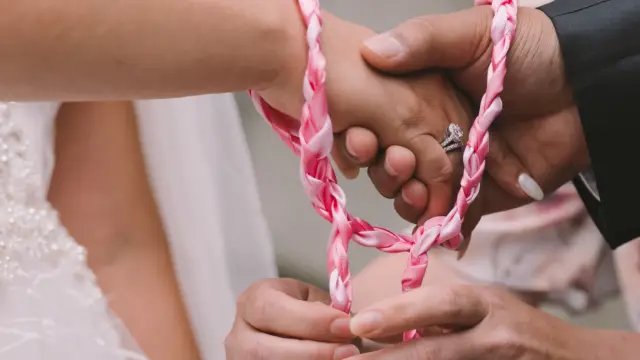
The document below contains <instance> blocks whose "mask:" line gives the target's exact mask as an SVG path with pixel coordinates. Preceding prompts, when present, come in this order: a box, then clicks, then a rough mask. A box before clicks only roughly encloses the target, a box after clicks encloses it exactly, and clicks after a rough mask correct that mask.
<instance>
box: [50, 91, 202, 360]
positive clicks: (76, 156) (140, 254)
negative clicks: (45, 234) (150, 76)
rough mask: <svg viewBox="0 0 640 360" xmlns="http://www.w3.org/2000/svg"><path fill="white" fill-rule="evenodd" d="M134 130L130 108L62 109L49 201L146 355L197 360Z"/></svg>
mask: <svg viewBox="0 0 640 360" xmlns="http://www.w3.org/2000/svg"><path fill="white" fill-rule="evenodd" d="M136 126H137V125H136V118H135V114H134V112H133V107H132V105H131V103H129V102H104V103H74V104H64V105H63V106H62V108H61V110H60V112H59V115H58V119H57V120H56V145H55V146H56V148H55V151H56V152H55V153H56V163H55V170H54V174H53V179H52V182H51V187H50V191H49V199H50V201H51V202H52V204H53V206H54V207H55V208H56V209H57V210H58V211H59V212H60V215H61V220H62V223H63V224H64V225H65V226H66V227H67V228H68V230H69V232H70V234H71V235H72V236H73V237H74V238H75V239H76V240H77V241H78V242H79V243H80V244H81V245H83V246H84V247H86V249H87V251H88V262H89V266H90V267H91V269H92V270H93V271H94V273H95V274H96V276H97V279H98V283H99V285H100V287H101V288H102V290H103V292H104V293H105V295H106V296H107V297H108V298H109V300H110V302H109V303H110V305H111V308H112V309H113V310H114V312H115V313H116V314H117V315H118V316H119V317H120V319H122V320H123V322H124V325H125V326H126V327H127V328H128V329H129V330H130V332H131V334H132V335H133V337H134V338H135V340H136V341H137V342H138V344H139V345H140V347H141V348H142V350H143V351H144V352H145V353H146V354H147V355H148V356H149V357H150V358H151V359H154V360H173V359H185V360H198V359H199V358H200V357H199V354H198V350H197V347H196V344H195V341H194V338H193V335H192V333H191V329H190V326H189V321H188V318H187V314H186V311H185V307H184V304H183V303H182V299H181V294H180V291H179V289H178V285H177V281H176V277H175V274H174V271H173V265H172V263H171V254H170V252H169V247H168V244H167V239H166V235H165V233H164V230H163V228H162V222H161V219H160V216H159V214H158V211H157V208H156V204H155V201H154V199H153V196H152V193H151V189H150V187H149V183H148V181H147V175H146V173H145V170H144V169H145V164H144V161H143V157H142V153H141V149H140V144H139V142H138V133H137V127H136ZM159 314H162V315H161V316H159Z"/></svg>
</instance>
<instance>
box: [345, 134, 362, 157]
mask: <svg viewBox="0 0 640 360" xmlns="http://www.w3.org/2000/svg"><path fill="white" fill-rule="evenodd" d="M344 147H345V148H346V149H347V155H349V156H350V157H352V158H353V160H355V161H360V159H359V158H358V154H356V152H355V151H353V139H352V138H351V136H347V139H346V141H345V144H344Z"/></svg>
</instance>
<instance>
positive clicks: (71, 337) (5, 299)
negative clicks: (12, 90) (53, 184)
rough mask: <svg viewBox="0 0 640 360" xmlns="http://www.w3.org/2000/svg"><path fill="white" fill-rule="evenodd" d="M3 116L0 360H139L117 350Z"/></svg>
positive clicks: (78, 254)
mask: <svg viewBox="0 0 640 360" xmlns="http://www.w3.org/2000/svg"><path fill="white" fill-rule="evenodd" d="M10 110H11V104H7V103H0V358H2V359H11V360H13V359H15V360H18V359H19V360H36V359H48V360H62V359H92V360H98V359H100V360H115V359H118V360H124V359H129V360H143V359H145V357H144V356H142V355H141V353H140V352H137V351H129V350H127V349H125V348H124V346H122V342H123V340H131V338H130V337H129V335H128V334H127V332H126V331H124V328H123V327H122V326H121V324H120V323H119V322H118V320H117V319H116V318H115V317H114V316H112V315H111V313H110V311H109V308H108V306H107V302H106V299H105V298H104V296H103V295H102V292H101V290H100V289H99V287H98V286H97V283H96V279H95V276H94V275H93V273H92V271H91V270H90V269H89V268H88V266H87V263H86V260H87V256H86V251H85V249H84V248H83V247H82V246H80V245H79V244H77V243H76V242H75V241H74V240H73V239H72V238H71V236H70V235H69V234H68V232H67V231H66V229H65V228H64V227H63V226H62V224H61V223H60V221H59V217H58V213H57V212H56V211H55V210H54V209H53V208H52V206H51V204H50V203H49V202H48V201H47V200H46V198H45V196H44V194H43V192H42V189H43V188H44V184H42V178H41V177H39V174H38V173H37V172H36V171H35V169H34V165H33V163H32V162H31V161H30V159H29V152H28V146H29V144H28V141H27V139H26V138H25V135H24V134H23V132H22V129H21V127H20V126H19V125H18V124H16V123H15V122H14V121H12V119H11V116H10ZM132 344H133V342H132ZM131 348H135V346H131Z"/></svg>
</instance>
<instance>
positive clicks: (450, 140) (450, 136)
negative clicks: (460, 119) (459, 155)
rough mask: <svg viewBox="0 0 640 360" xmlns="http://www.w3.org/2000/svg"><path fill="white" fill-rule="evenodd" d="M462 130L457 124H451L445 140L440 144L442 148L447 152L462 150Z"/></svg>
mask: <svg viewBox="0 0 640 360" xmlns="http://www.w3.org/2000/svg"><path fill="white" fill-rule="evenodd" d="M462 135H463V133H462V129H461V128H460V126H458V125H457V124H453V123H452V124H449V126H448V127H447V130H446V131H445V133H444V140H443V141H442V142H441V143H440V146H442V148H443V149H444V151H446V152H451V151H454V150H458V149H462V147H463V146H462Z"/></svg>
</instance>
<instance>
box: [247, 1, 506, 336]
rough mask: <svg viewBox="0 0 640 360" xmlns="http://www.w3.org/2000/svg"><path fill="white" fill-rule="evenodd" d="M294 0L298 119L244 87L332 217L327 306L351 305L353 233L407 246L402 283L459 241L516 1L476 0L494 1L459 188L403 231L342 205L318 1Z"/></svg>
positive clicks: (365, 241) (385, 245)
mask: <svg viewBox="0 0 640 360" xmlns="http://www.w3.org/2000/svg"><path fill="white" fill-rule="evenodd" d="M298 4H299V7H300V11H301V13H302V15H303V17H304V20H305V23H306V27H307V34H306V35H307V42H308V46H309V52H308V63H307V69H306V72H305V78H304V86H303V93H304V98H305V103H304V107H303V109H302V118H301V119H300V127H299V128H292V126H291V121H290V118H289V117H288V116H286V115H284V114H282V113H281V112H279V111H278V110H276V109H274V108H272V107H271V106H270V105H269V104H268V103H267V102H266V101H264V100H263V99H262V98H261V97H260V95H259V94H258V93H257V92H254V91H249V94H250V95H251V98H252V100H253V102H254V104H255V106H256V109H257V110H258V111H259V112H260V114H261V115H262V116H263V117H264V118H265V120H267V121H268V122H269V123H270V124H271V126H272V127H273V129H274V131H275V132H276V134H278V136H280V138H281V139H282V141H283V142H284V143H285V144H286V145H287V146H289V148H290V149H291V150H292V151H293V152H294V153H295V154H296V155H298V156H299V157H300V169H301V171H300V180H301V181H302V185H303V188H304V191H305V192H306V194H307V196H308V197H309V199H310V200H311V203H312V205H313V207H314V208H315V209H316V211H317V212H318V214H319V215H320V216H322V217H323V218H325V219H326V220H327V221H329V222H330V223H331V225H332V229H331V235H330V238H329V247H328V254H327V268H328V272H329V290H330V293H331V299H332V306H333V307H334V308H336V309H339V310H341V311H344V312H346V313H349V312H350V310H351V303H352V290H351V274H350V271H349V259H348V248H349V243H350V242H351V241H354V242H355V243H357V244H359V245H361V246H365V247H372V248H377V249H378V250H380V251H384V252H387V253H398V252H408V253H409V259H408V264H407V268H406V270H405V272H404V275H403V278H402V290H403V291H410V290H413V289H416V288H419V287H420V286H421V285H422V281H423V279H424V275H425V272H426V270H427V266H428V263H429V258H428V256H427V253H428V252H429V250H430V249H432V248H433V247H435V246H444V247H446V248H448V249H456V248H457V247H458V245H459V244H460V241H461V237H462V235H461V233H460V232H461V229H462V222H463V220H464V216H465V213H466V211H467V209H468V208H469V205H470V204H471V203H472V202H473V201H474V199H475V198H476V196H477V195H478V193H479V191H480V182H481V179H482V175H483V173H484V167H485V159H486V156H487V152H488V151H489V134H488V129H489V127H490V125H491V123H492V122H493V121H494V120H495V118H496V117H497V116H498V115H499V114H500V112H501V111H502V100H501V99H500V93H501V92H502V89H503V84H504V78H505V75H506V71H507V69H506V60H507V53H508V52H509V48H510V46H511V42H512V41H513V38H514V35H515V30H516V20H517V8H518V6H517V0H493V1H491V0H485V1H476V5H491V7H492V9H493V13H494V18H493V22H492V26H491V37H492V40H493V54H492V59H491V64H490V66H489V70H488V82H487V84H488V85H487V90H486V93H485V95H484V96H483V98H482V101H481V103H480V110H479V113H478V117H477V118H476V119H475V121H474V123H473V126H472V128H471V130H470V132H469V139H468V141H467V145H466V148H465V150H464V156H463V164H464V174H463V176H462V180H461V188H460V191H459V193H458V196H457V198H456V202H455V205H454V206H453V208H452V209H451V211H450V212H449V214H448V215H447V216H442V217H436V218H432V219H430V220H429V221H427V222H426V223H425V224H424V225H422V226H420V227H419V228H418V230H417V231H415V233H414V234H413V235H412V236H405V235H399V234H395V233H393V232H391V231H389V230H387V229H384V228H381V227H377V226H373V225H371V224H369V223H368V222H366V221H364V220H362V219H360V218H357V217H354V216H353V215H351V214H349V212H348V211H347V200H346V196H345V194H344V192H343V191H342V189H341V188H340V186H339V185H338V182H337V179H336V174H335V171H334V169H333V167H332V166H331V163H330V161H329V152H330V150H331V148H332V145H333V131H332V126H331V118H330V117H329V108H328V105H327V96H326V93H325V83H324V81H325V78H326V76H325V65H326V59H325V57H324V55H323V53H322V50H321V42H320V33H321V30H322V17H321V11H320V4H319V1H318V0H298ZM418 337H419V334H418V332H417V331H416V330H414V331H410V332H407V333H405V334H404V339H405V341H409V340H413V339H417V338H418Z"/></svg>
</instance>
